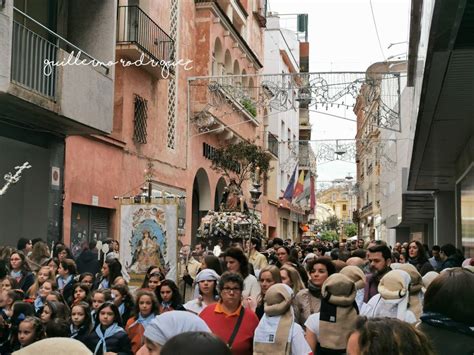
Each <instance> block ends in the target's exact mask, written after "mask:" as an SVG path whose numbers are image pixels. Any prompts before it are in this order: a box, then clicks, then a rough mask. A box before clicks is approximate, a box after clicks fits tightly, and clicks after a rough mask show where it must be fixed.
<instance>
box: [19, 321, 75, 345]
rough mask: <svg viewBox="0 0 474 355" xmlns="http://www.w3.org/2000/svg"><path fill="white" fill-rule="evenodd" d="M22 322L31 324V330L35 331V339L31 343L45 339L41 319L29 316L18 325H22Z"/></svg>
mask: <svg viewBox="0 0 474 355" xmlns="http://www.w3.org/2000/svg"><path fill="white" fill-rule="evenodd" d="M23 322H25V323H32V324H33V328H34V330H35V337H34V339H33V342H35V341H38V340H41V339H43V338H44V337H45V334H44V327H43V323H41V319H39V318H38V317H35V316H32V315H31V316H27V317H26V318H25V319H23V320H22V321H21V322H20V324H21V323H23ZM68 329H69V328H68Z"/></svg>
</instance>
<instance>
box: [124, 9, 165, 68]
mask: <svg viewBox="0 0 474 355" xmlns="http://www.w3.org/2000/svg"><path fill="white" fill-rule="evenodd" d="M117 23H118V25H117V44H135V45H136V46H137V47H138V48H140V50H141V51H143V52H144V53H145V54H147V55H148V56H149V57H150V58H151V59H153V60H155V61H157V62H160V61H166V62H169V61H173V60H174V41H173V40H172V39H171V37H170V36H168V34H167V33H166V32H165V31H163V29H162V28H161V27H160V26H158V24H157V23H156V22H155V21H153V20H152V19H151V18H150V17H149V16H148V15H147V14H146V13H145V12H143V10H142V9H140V7H138V6H136V5H133V6H119V8H118V18H117ZM157 64H159V63H157Z"/></svg>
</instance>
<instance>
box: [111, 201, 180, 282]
mask: <svg viewBox="0 0 474 355" xmlns="http://www.w3.org/2000/svg"><path fill="white" fill-rule="evenodd" d="M155 202H156V203H155ZM177 232H178V204H177V203H175V202H174V201H173V202H171V201H166V200H164V199H153V200H152V203H142V204H133V203H131V204H122V205H121V209H120V245H121V249H122V250H121V252H120V259H121V260H120V262H121V263H122V265H123V267H125V268H126V270H127V272H128V273H129V274H130V276H131V279H132V280H134V279H135V278H134V276H135V275H136V276H137V277H138V276H139V275H140V276H139V279H143V274H145V273H146V271H147V269H148V268H149V267H150V266H154V265H156V266H158V267H160V268H161V270H162V271H163V273H164V275H165V277H166V278H167V279H170V280H173V281H176V277H177V271H176V270H177V269H176V268H177V241H178V239H177Z"/></svg>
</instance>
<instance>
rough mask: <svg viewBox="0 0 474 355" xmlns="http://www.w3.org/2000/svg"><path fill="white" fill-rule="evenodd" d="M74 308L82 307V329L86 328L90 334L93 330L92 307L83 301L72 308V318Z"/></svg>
mask: <svg viewBox="0 0 474 355" xmlns="http://www.w3.org/2000/svg"><path fill="white" fill-rule="evenodd" d="M74 307H81V308H82V310H83V311H84V322H83V323H82V325H81V327H86V329H87V333H89V331H90V330H91V329H92V315H91V306H90V305H89V304H88V303H86V302H84V301H81V302H79V303H77V304H75V305H73V306H72V307H71V317H72V310H73V309H74ZM71 323H72V322H71Z"/></svg>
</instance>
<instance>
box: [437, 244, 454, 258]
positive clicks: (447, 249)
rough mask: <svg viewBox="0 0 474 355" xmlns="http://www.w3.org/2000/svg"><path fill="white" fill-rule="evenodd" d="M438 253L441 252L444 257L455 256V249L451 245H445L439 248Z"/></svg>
mask: <svg viewBox="0 0 474 355" xmlns="http://www.w3.org/2000/svg"><path fill="white" fill-rule="evenodd" d="M440 251H442V252H443V253H444V254H445V255H446V256H451V255H454V254H456V247H455V246H454V245H452V244H449V243H448V244H445V245H443V246H442V247H441V248H440Z"/></svg>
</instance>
